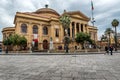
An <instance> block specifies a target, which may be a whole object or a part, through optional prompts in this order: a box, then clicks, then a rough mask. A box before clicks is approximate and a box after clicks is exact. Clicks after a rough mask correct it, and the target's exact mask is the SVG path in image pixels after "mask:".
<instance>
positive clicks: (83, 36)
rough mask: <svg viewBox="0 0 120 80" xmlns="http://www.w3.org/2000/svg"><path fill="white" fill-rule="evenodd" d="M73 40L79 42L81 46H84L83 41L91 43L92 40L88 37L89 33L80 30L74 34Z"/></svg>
mask: <svg viewBox="0 0 120 80" xmlns="http://www.w3.org/2000/svg"><path fill="white" fill-rule="evenodd" d="M75 41H76V42H77V43H79V44H81V45H82V48H84V43H85V41H88V42H90V43H92V40H91V39H90V35H88V34H87V33H83V32H80V33H77V34H76V38H75Z"/></svg>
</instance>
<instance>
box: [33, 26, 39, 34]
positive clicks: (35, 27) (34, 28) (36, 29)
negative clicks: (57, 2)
mask: <svg viewBox="0 0 120 80" xmlns="http://www.w3.org/2000/svg"><path fill="white" fill-rule="evenodd" d="M33 34H38V26H37V25H34V26H33Z"/></svg>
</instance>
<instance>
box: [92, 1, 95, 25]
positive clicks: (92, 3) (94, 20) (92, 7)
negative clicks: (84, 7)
mask: <svg viewBox="0 0 120 80" xmlns="http://www.w3.org/2000/svg"><path fill="white" fill-rule="evenodd" d="M93 10H94V7H93V1H92V0H91V14H92V19H91V22H92V24H93V27H94V22H95V20H94V12H93Z"/></svg>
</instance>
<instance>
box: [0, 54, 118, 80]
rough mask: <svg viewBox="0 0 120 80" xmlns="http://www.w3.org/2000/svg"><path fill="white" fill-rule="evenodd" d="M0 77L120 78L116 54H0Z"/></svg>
mask: <svg viewBox="0 0 120 80" xmlns="http://www.w3.org/2000/svg"><path fill="white" fill-rule="evenodd" d="M0 80H120V54H119V53H116V54H113V55H112V56H111V55H104V54H86V55H0Z"/></svg>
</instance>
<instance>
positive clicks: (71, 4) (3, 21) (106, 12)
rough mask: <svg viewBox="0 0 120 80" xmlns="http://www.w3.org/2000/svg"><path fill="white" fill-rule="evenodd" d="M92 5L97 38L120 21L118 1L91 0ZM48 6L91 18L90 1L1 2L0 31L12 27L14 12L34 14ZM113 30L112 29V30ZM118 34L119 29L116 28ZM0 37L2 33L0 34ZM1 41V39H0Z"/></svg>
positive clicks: (7, 0)
mask: <svg viewBox="0 0 120 80" xmlns="http://www.w3.org/2000/svg"><path fill="white" fill-rule="evenodd" d="M92 1H93V5H94V18H95V20H96V22H95V26H97V27H98V37H100V36H101V34H103V33H104V31H105V29H106V28H107V27H111V28H112V25H111V22H112V20H113V19H115V18H116V19H118V20H119V21H120V15H119V13H120V8H119V7H120V5H119V3H120V0H116V1H115V0H92ZM45 4H48V5H49V7H50V8H52V9H54V10H56V11H57V12H58V13H60V14H61V13H62V12H63V11H64V9H66V10H67V11H75V10H77V11H78V10H79V11H81V12H82V13H84V14H85V15H86V16H88V17H91V0H69V1H67V0H44V1H43V0H1V2H0V6H1V7H0V15H1V16H0V30H2V28H4V27H9V26H10V27H11V26H14V24H13V21H14V17H15V14H16V12H17V11H18V12H34V11H36V10H37V9H40V8H43V7H44V5H45ZM112 29H114V28H112ZM117 30H118V32H120V27H117ZM0 36H2V33H0ZM0 40H2V38H1V39H0Z"/></svg>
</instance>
